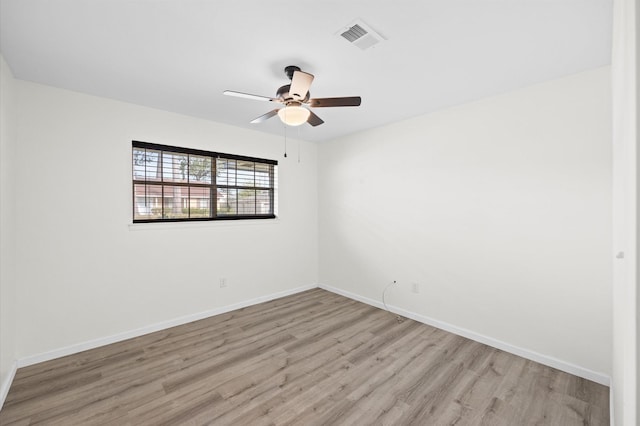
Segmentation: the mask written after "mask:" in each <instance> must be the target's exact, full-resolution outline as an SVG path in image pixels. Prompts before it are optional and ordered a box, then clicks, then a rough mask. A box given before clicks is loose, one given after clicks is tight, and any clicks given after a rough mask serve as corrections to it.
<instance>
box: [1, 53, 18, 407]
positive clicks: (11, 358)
mask: <svg viewBox="0 0 640 426" xmlns="http://www.w3.org/2000/svg"><path fill="white" fill-rule="evenodd" d="M14 84H15V83H14V79H13V76H12V75H11V70H10V69H9V67H8V66H7V63H6V62H5V61H4V58H3V57H2V56H0V407H1V406H2V400H3V397H4V395H3V392H5V391H7V390H8V389H5V388H4V387H5V386H8V381H9V379H10V376H11V375H12V370H13V369H14V368H15V360H16V358H15V357H16V320H17V311H16V268H15V227H14V223H15V210H14V196H15V192H14V185H13V183H14V182H15V179H13V176H12V170H13V167H12V166H13V158H14V157H13V149H14V140H15V133H14V117H15V103H14Z"/></svg>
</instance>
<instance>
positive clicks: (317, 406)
mask: <svg viewBox="0 0 640 426" xmlns="http://www.w3.org/2000/svg"><path fill="white" fill-rule="evenodd" d="M37 424H42V425H64V426H69V425H118V426H127V425H132V426H133V425H135V426H139V425H142V426H144V425H153V426H156V425H193V426H196V425H228V424H242V425H273V426H276V425H277V426H280V425H334V424H335V425H492V426H495V425H504V426H514V425H534V424H535V425H561V426H571V425H596V426H598V425H607V424H609V389H608V388H607V387H605V386H602V385H599V384H596V383H593V382H591V381H589V380H585V379H582V378H579V377H576V376H572V375H570V374H567V373H564V372H561V371H558V370H555V369H553V368H550V367H546V366H543V365H541V364H537V363H535V362H533V361H530V360H526V359H523V358H520V357H518V356H515V355H512V354H509V353H506V352H503V351H501V350H498V349H495V348H491V347H488V346H486V345H483V344H480V343H478V342H474V341H471V340H468V339H465V338H463V337H460V336H457V335H453V334H451V333H447V332H445V331H443V330H439V329H437V328H434V327H431V326H428V325H424V324H420V323H417V322H415V321H412V320H409V319H405V318H398V317H397V316H396V315H393V314H390V313H389V312H386V311H383V310H380V309H377V308H373V307H371V306H368V305H365V304H362V303H359V302H356V301H354V300H351V299H347V298H344V297H342V296H339V295H336V294H333V293H329V292H327V291H324V290H321V289H313V290H309V291H306V292H302V293H298V294H295V295H292V296H288V297H284V298H281V299H277V300H273V301H269V302H266V303H262V304H259V305H253V306H249V307H246V308H243V309H239V310H236V311H233V312H227V313H225V314H221V315H217V316H214V317H210V318H206V319H203V320H201V321H195V322H192V323H189V324H184V325H182V326H178V327H172V328H169V329H166V330H162V331H159V332H156V333H150V334H147V335H145V336H140V337H138V338H134V339H129V340H126V341H123V342H118V343H115V344H113V345H108V346H104V347H101V348H97V349H93V350H90V351H85V352H82V353H78V354H75V355H71V356H67V357H64V358H59V359H56V360H52V361H49V362H45V363H41V364H37V365H33V366H30V367H25V368H21V369H19V370H18V372H17V373H16V376H15V379H14V381H13V384H12V386H11V389H10V390H9V394H8V396H7V398H6V401H5V405H4V407H3V408H2V410H1V411H0V425H3V426H5V425H6V426H9V425H11V426H27V425H37Z"/></svg>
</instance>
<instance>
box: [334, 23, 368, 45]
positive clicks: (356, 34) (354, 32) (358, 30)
mask: <svg viewBox="0 0 640 426" xmlns="http://www.w3.org/2000/svg"><path fill="white" fill-rule="evenodd" d="M367 34H369V33H367V30H365V29H364V28H362V27H361V26H360V25H358V24H355V25H354V26H353V27H351V28H349V29H348V30H347V31H345V32H343V33H342V34H340V35H341V36H342V37H344V38H346V39H347V41H349V43H353V42H354V41H356V40H357V39H359V38H360V37H362V36H365V35H367Z"/></svg>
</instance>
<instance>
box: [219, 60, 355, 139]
mask: <svg viewBox="0 0 640 426" xmlns="http://www.w3.org/2000/svg"><path fill="white" fill-rule="evenodd" d="M284 72H285V74H286V75H287V77H288V78H289V80H291V84H286V85H284V86H282V87H280V88H279V89H278V91H277V92H276V97H275V98H269V97H266V96H259V95H251V94H249V93H242V92H234V91H232V90H225V91H224V94H225V95H228V96H236V97H239V98H247V99H254V100H257V101H266V102H277V103H279V104H282V105H284V108H276V109H274V110H272V111H269V112H267V113H266V114H262V115H261V116H260V117H257V118H255V119H254V120H253V121H251V123H252V124H255V123H262V122H263V121H265V120H268V119H269V118H271V117H273V116H275V115H277V116H278V117H280V120H282V122H283V123H285V124H287V125H289V126H299V125H301V124H304V123H309V124H310V125H312V126H314V127H315V126H319V125H320V124H322V123H324V121H323V120H322V119H321V118H320V117H318V116H317V115H316V114H314V113H313V112H312V111H311V110H309V109H307V108H305V107H304V106H303V105H308V106H310V107H311V108H323V107H345V106H359V105H360V102H361V99H360V96H351V97H342V98H311V94H310V93H309V87H310V86H311V82H312V81H313V74H309V73H307V72H304V71H301V70H300V68H299V67H297V66H295V65H289V66H288V67H285V69H284Z"/></svg>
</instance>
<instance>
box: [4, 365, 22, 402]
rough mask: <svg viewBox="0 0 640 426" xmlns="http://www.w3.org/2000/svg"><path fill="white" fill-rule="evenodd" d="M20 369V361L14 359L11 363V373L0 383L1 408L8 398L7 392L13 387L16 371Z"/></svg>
mask: <svg viewBox="0 0 640 426" xmlns="http://www.w3.org/2000/svg"><path fill="white" fill-rule="evenodd" d="M17 370H18V363H17V361H14V362H13V364H12V365H11V370H9V374H8V375H7V377H5V378H4V380H3V381H2V383H0V410H1V409H2V406H3V405H4V400H5V399H7V394H8V393H9V388H10V387H11V383H13V378H14V377H15V376H16V371H17Z"/></svg>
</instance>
